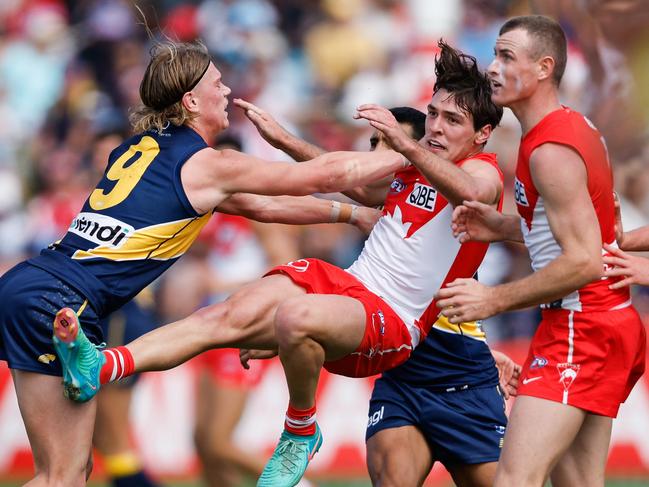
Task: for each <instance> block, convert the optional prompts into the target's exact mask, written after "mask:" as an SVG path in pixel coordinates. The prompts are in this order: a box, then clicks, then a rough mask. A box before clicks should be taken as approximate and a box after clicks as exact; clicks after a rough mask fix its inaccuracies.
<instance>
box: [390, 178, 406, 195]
mask: <svg viewBox="0 0 649 487" xmlns="http://www.w3.org/2000/svg"><path fill="white" fill-rule="evenodd" d="M404 189H406V184H405V183H404V182H403V180H402V179H401V178H396V179H393V180H392V183H391V184H390V193H395V194H396V193H401V191H403V190H404Z"/></svg>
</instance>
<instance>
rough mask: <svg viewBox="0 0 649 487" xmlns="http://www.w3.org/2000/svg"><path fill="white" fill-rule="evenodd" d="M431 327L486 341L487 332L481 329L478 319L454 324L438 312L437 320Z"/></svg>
mask: <svg viewBox="0 0 649 487" xmlns="http://www.w3.org/2000/svg"><path fill="white" fill-rule="evenodd" d="M433 328H436V329H438V330H440V331H444V332H446V333H455V334H457V335H463V336H467V337H469V338H473V339H475V340H480V341H487V334H486V333H485V332H484V330H483V329H482V325H481V324H480V322H479V321H469V322H466V323H459V324H457V325H456V324H454V323H451V322H450V321H448V318H447V317H446V316H444V315H442V314H440V315H439V317H438V318H437V321H436V322H435V324H434V325H433Z"/></svg>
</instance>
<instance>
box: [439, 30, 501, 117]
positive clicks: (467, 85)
mask: <svg viewBox="0 0 649 487" xmlns="http://www.w3.org/2000/svg"><path fill="white" fill-rule="evenodd" d="M437 45H438V46H439V48H440V53H439V55H437V56H435V75H436V76H437V79H436V81H435V86H434V87H433V93H437V91H439V90H441V89H444V90H446V91H448V92H449V93H451V94H452V95H453V96H454V97H455V102H456V103H457V105H458V107H459V108H460V109H461V110H462V111H464V112H465V113H467V114H469V115H471V116H472V117H473V128H475V129H476V130H479V129H481V128H482V127H484V126H485V125H491V127H492V128H495V127H496V126H497V125H498V124H499V123H500V120H501V119H502V116H503V109H502V107H499V106H497V105H496V104H495V103H494V102H492V101H491V83H490V82H489V78H487V75H486V74H485V73H483V72H482V71H480V69H478V62H477V61H476V59H475V58H474V57H473V56H469V55H468V54H464V53H463V52H461V51H458V50H457V49H454V48H452V47H451V46H449V45H448V44H447V43H446V42H444V41H443V40H441V39H440V41H439V42H438V43H437Z"/></svg>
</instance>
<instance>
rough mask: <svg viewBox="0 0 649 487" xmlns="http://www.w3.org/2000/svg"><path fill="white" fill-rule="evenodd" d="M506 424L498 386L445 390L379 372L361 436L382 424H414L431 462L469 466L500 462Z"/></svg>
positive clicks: (387, 425)
mask: <svg viewBox="0 0 649 487" xmlns="http://www.w3.org/2000/svg"><path fill="white" fill-rule="evenodd" d="M506 425H507V417H506V416H505V402H504V399H503V397H502V395H501V393H500V391H499V388H498V386H490V387H480V388H475V389H471V388H469V389H464V390H459V391H453V392H445V391H439V390H431V389H429V388H426V387H421V386H413V385H409V384H406V383H403V382H397V381H394V380H392V379H389V378H386V377H381V378H380V379H378V380H377V381H376V383H375V385H374V391H373V392H372V398H371V400H370V409H369V417H368V423H367V431H366V435H365V440H366V441H367V440H369V439H370V438H371V437H372V435H375V434H376V433H378V432H379V431H382V430H384V429H388V428H398V427H401V426H415V427H417V428H418V429H419V430H420V431H421V432H422V433H423V435H424V437H425V438H426V441H427V442H428V444H429V445H430V448H431V451H432V453H433V459H434V460H435V461H439V462H441V463H443V464H444V465H446V466H450V465H473V464H477V463H486V462H496V461H498V458H499V457H500V450H501V448H502V444H503V437H504V436H505V427H506Z"/></svg>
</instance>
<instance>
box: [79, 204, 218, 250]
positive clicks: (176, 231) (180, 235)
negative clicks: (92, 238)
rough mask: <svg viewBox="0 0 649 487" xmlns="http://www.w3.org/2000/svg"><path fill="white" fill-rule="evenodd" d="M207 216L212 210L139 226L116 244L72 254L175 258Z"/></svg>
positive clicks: (205, 221) (194, 238)
mask: <svg viewBox="0 0 649 487" xmlns="http://www.w3.org/2000/svg"><path fill="white" fill-rule="evenodd" d="M210 216H212V213H211V212H210V213H206V214H205V215H203V216H202V217H200V218H187V219H184V220H178V221H175V222H169V223H163V224H160V225H153V226H150V227H144V228H139V229H137V230H135V232H133V233H132V234H131V235H130V236H129V238H128V240H126V242H124V244H122V245H120V246H119V247H108V246H105V245H100V246H98V247H95V248H94V249H89V250H87V251H85V250H77V251H76V252H75V253H74V255H73V256H72V258H73V259H78V260H81V259H93V258H96V257H102V258H104V259H109V260H115V261H122V260H144V259H157V260H169V259H175V258H177V257H180V256H181V255H183V254H184V253H185V252H187V249H189V247H190V246H191V245H192V243H194V240H196V237H198V234H199V233H200V231H201V230H202V228H203V227H204V226H205V224H206V223H207V222H208V221H209V219H210Z"/></svg>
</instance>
